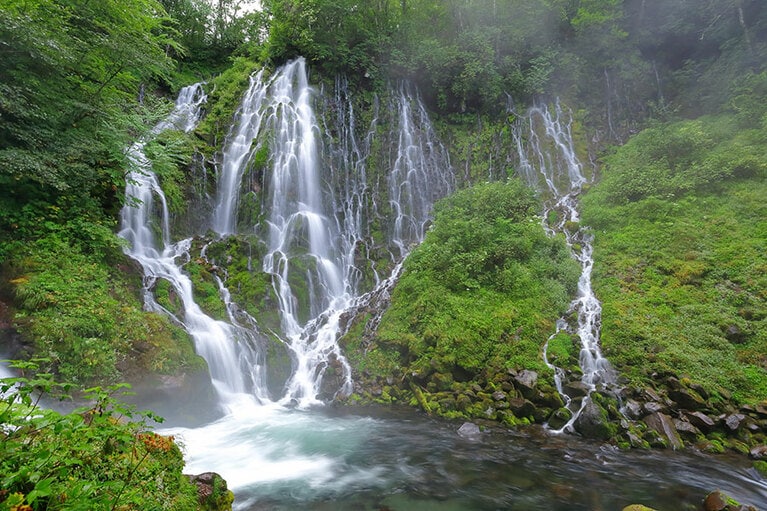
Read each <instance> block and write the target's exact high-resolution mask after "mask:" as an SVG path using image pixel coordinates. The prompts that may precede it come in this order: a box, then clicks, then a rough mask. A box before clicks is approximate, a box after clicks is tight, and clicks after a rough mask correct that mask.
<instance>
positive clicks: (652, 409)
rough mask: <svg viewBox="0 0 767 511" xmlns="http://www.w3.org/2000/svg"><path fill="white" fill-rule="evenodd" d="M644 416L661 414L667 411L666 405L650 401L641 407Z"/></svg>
mask: <svg viewBox="0 0 767 511" xmlns="http://www.w3.org/2000/svg"><path fill="white" fill-rule="evenodd" d="M642 408H643V409H644V413H645V414H646V415H652V414H654V413H663V412H665V411H666V410H667V408H666V405H664V404H663V403H659V402H657V401H650V402H647V403H645V404H644V406H642Z"/></svg>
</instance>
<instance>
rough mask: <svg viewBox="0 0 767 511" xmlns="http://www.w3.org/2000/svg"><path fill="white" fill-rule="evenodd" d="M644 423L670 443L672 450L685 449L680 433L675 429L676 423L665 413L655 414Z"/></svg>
mask: <svg viewBox="0 0 767 511" xmlns="http://www.w3.org/2000/svg"><path fill="white" fill-rule="evenodd" d="M644 423H645V424H647V427H649V428H650V429H652V430H653V431H655V432H656V433H658V435H660V436H661V437H662V438H664V439H665V440H666V441H667V442H668V446H669V447H671V448H672V449H674V450H676V449H681V448H683V447H684V442H682V439H681V438H680V436H679V432H678V431H677V430H676V427H674V421H672V420H671V417H669V416H668V415H666V414H665V413H653V414H651V415H648V416H647V417H645V418H644Z"/></svg>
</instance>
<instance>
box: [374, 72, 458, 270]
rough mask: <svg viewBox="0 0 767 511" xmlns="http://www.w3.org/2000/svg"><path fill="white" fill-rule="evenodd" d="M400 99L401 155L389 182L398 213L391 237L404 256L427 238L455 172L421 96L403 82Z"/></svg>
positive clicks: (393, 223) (394, 211) (397, 159)
mask: <svg viewBox="0 0 767 511" xmlns="http://www.w3.org/2000/svg"><path fill="white" fill-rule="evenodd" d="M397 102H398V104H397V111H398V113H399V115H398V121H399V125H398V137H397V138H398V144H397V157H396V159H395V160H394V165H393V167H392V171H391V173H390V174H389V179H388V184H389V204H390V205H391V208H392V211H393V215H394V221H393V222H392V235H391V238H392V242H393V243H394V244H395V245H396V246H397V248H399V251H400V253H399V254H398V255H399V257H401V258H404V256H405V255H407V253H408V252H409V251H410V246H411V245H412V244H417V243H420V242H421V241H422V240H423V237H424V234H425V230H426V226H427V223H428V221H429V219H430V218H431V207H432V205H433V204H434V202H435V201H436V200H437V199H439V198H441V197H445V196H446V195H448V194H449V193H450V192H451V191H452V190H453V189H454V188H455V176H454V174H453V171H452V168H450V160H449V158H448V155H447V151H446V150H445V148H444V146H443V145H442V144H441V143H440V142H439V141H438V140H437V137H436V135H435V133H434V130H433V129H432V127H431V122H430V121H429V115H428V113H427V112H426V109H425V108H424V106H423V103H421V101H420V99H419V98H418V97H417V96H416V95H414V94H413V93H412V91H410V90H409V87H407V86H406V85H405V84H403V85H401V86H400V89H399V93H398V95H397Z"/></svg>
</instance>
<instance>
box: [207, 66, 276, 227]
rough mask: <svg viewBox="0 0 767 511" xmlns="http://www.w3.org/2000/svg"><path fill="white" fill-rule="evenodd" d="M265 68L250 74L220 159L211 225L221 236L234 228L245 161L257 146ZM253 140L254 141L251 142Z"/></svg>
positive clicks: (264, 94)
mask: <svg viewBox="0 0 767 511" xmlns="http://www.w3.org/2000/svg"><path fill="white" fill-rule="evenodd" d="M263 74H264V70H263V69H262V70H260V71H259V72H258V73H255V74H254V75H251V77H250V83H249V85H248V89H247V91H246V92H245V96H244V97H243V99H242V101H241V103H240V106H239V108H238V109H237V112H236V114H235V118H234V123H233V124H232V129H231V131H230V133H229V136H228V137H227V140H226V145H225V148H224V151H223V155H222V159H221V167H222V169H221V172H220V173H219V179H218V183H217V184H218V187H217V190H218V194H217V197H216V207H215V209H214V210H213V219H212V222H211V223H212V225H211V228H212V229H213V231H214V232H217V233H218V234H221V235H227V234H232V233H234V232H235V231H236V227H237V219H236V211H237V204H238V199H239V193H238V190H239V187H240V184H241V182H242V176H243V173H244V172H245V168H246V166H247V163H248V161H249V160H250V158H251V157H252V155H253V154H254V153H255V152H256V151H257V150H258V149H259V148H260V144H259V143H258V141H257V137H258V134H259V132H260V129H261V123H262V121H263V119H264V109H263V108H262V106H263V103H264V98H265V97H266V93H267V90H268V86H269V82H268V81H267V82H264V80H263ZM254 140H255V141H256V143H255V144H254V143H253V142H254Z"/></svg>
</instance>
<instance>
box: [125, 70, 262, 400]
mask: <svg viewBox="0 0 767 511" xmlns="http://www.w3.org/2000/svg"><path fill="white" fill-rule="evenodd" d="M205 99H206V98H205V94H204V92H203V89H202V86H201V85H200V84H196V85H193V86H190V87H187V88H184V89H183V90H182V91H181V93H180V94H179V99H178V100H177V102H176V107H175V109H174V110H173V112H172V113H171V114H170V115H169V117H168V119H166V120H164V121H162V122H161V123H159V124H158V125H157V126H155V128H154V129H153V130H152V132H151V134H152V135H153V136H154V135H157V134H159V133H160V132H162V131H163V130H166V129H183V130H184V131H190V130H192V129H193V128H194V126H195V125H196V122H197V121H198V119H199V115H200V113H199V112H200V108H201V106H202V104H203V103H204V102H205ZM146 143H147V141H146V140H141V141H138V142H136V143H135V144H133V145H132V146H131V147H130V148H129V151H128V156H129V160H130V163H131V170H130V173H129V176H128V184H127V185H126V197H127V200H126V206H124V207H123V209H122V211H121V230H120V232H119V235H120V236H121V237H122V238H124V239H126V240H127V241H128V246H127V247H126V248H125V253H126V254H127V255H128V256H130V257H131V258H133V259H135V260H136V261H137V262H138V263H139V264H141V267H142V269H143V271H144V298H145V305H146V307H147V309H148V310H152V311H156V312H162V313H165V314H167V315H169V316H170V317H172V318H173V320H175V321H176V322H177V323H179V324H180V325H182V326H183V327H184V328H185V329H186V331H187V332H188V333H189V334H190V336H191V337H192V339H193V340H194V343H195V348H196V351H197V353H198V354H199V355H201V356H202V357H203V358H204V359H205V360H206V362H207V363H208V368H209V371H210V376H211V379H212V382H213V384H214V387H215V388H216V389H217V391H218V393H219V395H220V397H221V398H222V402H223V404H224V405H225V406H226V403H227V402H229V401H231V399H232V398H233V396H234V395H237V394H241V395H244V394H247V395H249V396H250V395H254V392H253V388H254V387H257V386H258V384H259V382H258V381H253V379H251V381H247V380H246V378H245V376H244V375H245V373H243V372H242V371H241V370H232V368H233V367H240V366H241V365H246V366H247V365H249V366H253V365H257V364H258V360H255V359H253V357H252V350H249V349H247V348H245V347H246V344H247V343H244V342H243V343H237V342H235V341H236V339H237V337H238V336H237V333H238V332H237V329H236V328H234V327H233V326H232V325H230V324H228V323H226V322H223V321H217V320H214V319H213V318H211V317H209V316H208V315H206V314H205V313H204V312H203V311H202V309H200V307H199V305H197V303H196V302H195V301H194V295H193V292H192V282H191V280H190V279H189V277H188V276H187V275H186V274H185V273H184V272H183V271H182V269H181V266H182V265H183V263H184V262H186V261H188V260H189V258H190V255H189V250H190V248H191V244H192V240H191V239H185V240H182V241H179V242H178V243H171V242H170V238H171V236H170V227H169V225H170V222H169V214H168V207H167V201H166V199H165V194H164V193H163V191H162V188H161V187H160V185H159V181H158V178H157V176H156V174H155V173H154V172H153V170H152V166H151V162H150V161H149V160H148V158H147V157H146V155H145V154H144V147H145V145H146ZM155 199H157V200H158V201H159V203H160V205H161V208H160V212H159V217H160V218H159V220H160V227H161V236H160V238H161V239H160V240H159V243H158V240H156V238H155V236H154V234H153V225H154V222H155V220H156V218H155V217H156V211H155V207H154V203H155ZM179 262H180V264H179ZM160 279H162V280H165V281H167V282H168V283H170V285H171V286H172V287H173V290H174V292H175V293H176V295H177V296H178V297H179V298H180V300H181V302H182V308H181V310H182V314H181V315H178V316H177V315H174V314H173V313H171V312H170V311H168V310H167V309H165V308H163V307H161V306H160V305H159V304H158V303H157V301H156V300H155V298H154V294H153V291H152V290H153V288H154V286H155V284H156V283H157V282H158V281H159V280H160ZM242 358H244V359H245V362H244V363H241V362H240V360H241V359H242ZM256 394H259V393H258V392H256Z"/></svg>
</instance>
